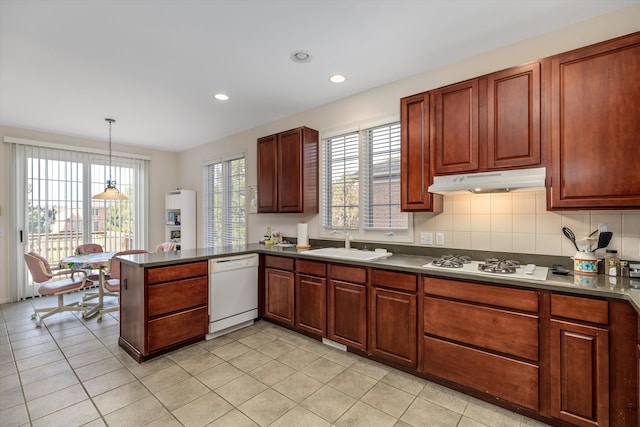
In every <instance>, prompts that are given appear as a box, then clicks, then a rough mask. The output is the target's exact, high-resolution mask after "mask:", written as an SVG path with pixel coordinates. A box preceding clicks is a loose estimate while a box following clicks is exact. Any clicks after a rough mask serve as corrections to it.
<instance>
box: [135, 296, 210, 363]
mask: <svg viewBox="0 0 640 427" xmlns="http://www.w3.org/2000/svg"><path fill="white" fill-rule="evenodd" d="M208 328H209V313H208V310H207V307H201V308H195V309H193V310H189V311H184V312H180V313H176V314H172V315H170V316H165V317H160V318H157V319H154V320H151V321H149V323H148V329H147V334H148V335H147V339H148V341H147V353H152V352H154V351H157V350H161V349H163V348H166V347H171V346H173V345H175V344H179V343H181V342H183V341H187V340H190V339H193V338H198V337H201V336H205V335H206V334H207V332H208V330H209V329H208Z"/></svg>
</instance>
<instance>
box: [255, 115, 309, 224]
mask: <svg viewBox="0 0 640 427" xmlns="http://www.w3.org/2000/svg"><path fill="white" fill-rule="evenodd" d="M258 212H259V213H267V212H297V213H318V131H316V130H313V129H309V128H307V127H300V128H296V129H291V130H288V131H286V132H282V133H278V134H275V135H269V136H265V137H263V138H259V139H258Z"/></svg>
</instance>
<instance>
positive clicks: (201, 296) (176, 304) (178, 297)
mask: <svg viewBox="0 0 640 427" xmlns="http://www.w3.org/2000/svg"><path fill="white" fill-rule="evenodd" d="M208 298H209V280H208V278H207V276H204V277H197V278H195V279H187V280H178V281H173V282H166V283H161V284H156V285H152V286H149V290H148V302H147V311H148V312H147V315H148V316H149V317H155V316H159V315H162V314H166V313H171V312H174V311H179V310H184V309H187V308H190V307H195V306H199V305H206V304H207V302H208Z"/></svg>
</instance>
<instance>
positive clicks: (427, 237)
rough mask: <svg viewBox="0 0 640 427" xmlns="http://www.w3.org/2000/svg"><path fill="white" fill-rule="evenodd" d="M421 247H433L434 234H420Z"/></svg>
mask: <svg viewBox="0 0 640 427" xmlns="http://www.w3.org/2000/svg"><path fill="white" fill-rule="evenodd" d="M420 244H421V245H433V233H426V232H424V231H422V232H420Z"/></svg>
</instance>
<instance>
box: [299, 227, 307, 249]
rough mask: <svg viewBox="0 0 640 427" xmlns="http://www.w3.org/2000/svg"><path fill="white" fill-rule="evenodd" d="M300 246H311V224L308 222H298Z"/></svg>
mask: <svg viewBox="0 0 640 427" xmlns="http://www.w3.org/2000/svg"><path fill="white" fill-rule="evenodd" d="M297 246H298V247H299V248H308V247H309V226H308V224H307V223H306V222H299V223H298V244H297Z"/></svg>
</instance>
